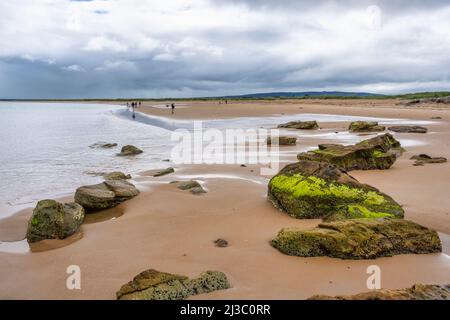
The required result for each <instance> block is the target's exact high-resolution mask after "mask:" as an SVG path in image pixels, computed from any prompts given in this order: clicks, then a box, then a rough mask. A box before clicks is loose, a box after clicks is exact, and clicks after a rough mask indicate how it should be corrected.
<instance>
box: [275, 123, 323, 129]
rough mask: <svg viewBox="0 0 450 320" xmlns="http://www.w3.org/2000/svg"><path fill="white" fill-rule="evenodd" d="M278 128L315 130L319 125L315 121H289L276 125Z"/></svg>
mask: <svg viewBox="0 0 450 320" xmlns="http://www.w3.org/2000/svg"><path fill="white" fill-rule="evenodd" d="M278 128H280V129H281V128H285V129H301V130H315V129H319V125H318V124H317V121H289V122H287V123H283V124H280V125H278Z"/></svg>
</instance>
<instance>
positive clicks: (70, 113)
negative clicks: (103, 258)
mask: <svg viewBox="0 0 450 320" xmlns="http://www.w3.org/2000/svg"><path fill="white" fill-rule="evenodd" d="M168 112H169V111H168ZM357 119H360V120H364V119H367V120H369V119H371V120H377V119H373V118H363V117H358V118H356V117H351V116H336V115H317V114H309V115H308V114H302V115H297V116H278V117H265V118H239V119H227V120H210V121H204V122H203V124H202V125H203V127H204V128H217V129H226V128H259V127H267V128H270V127H272V128H273V127H274V125H276V124H278V123H282V122H285V121H288V120H318V121H319V122H329V121H353V120H357ZM379 120H382V122H383V123H387V124H388V123H402V122H408V121H406V120H400V119H379ZM409 123H411V122H409ZM416 123H417V122H416ZM192 127H193V122H192V121H172V120H167V119H163V118H158V117H150V116H145V115H142V114H137V118H136V120H135V121H133V120H132V119H131V112H130V111H128V110H127V108H126V107H125V106H114V105H106V104H81V103H19V102H14V103H12V102H0V163H1V166H0V218H1V217H4V216H7V215H9V214H11V213H12V212H11V210H13V209H15V208H17V207H20V206H32V205H34V203H35V202H36V201H37V200H40V199H43V198H55V197H59V196H64V195H68V194H71V193H73V192H74V191H75V189H76V188H77V187H78V186H81V185H85V184H93V183H98V182H100V181H102V178H101V177H99V176H98V175H95V174H97V173H101V172H110V171H123V172H126V173H131V174H135V173H137V172H140V171H143V170H148V169H153V168H164V167H167V166H169V165H170V164H168V163H167V162H163V160H164V159H168V158H170V153H171V150H172V146H173V145H175V142H171V139H170V138H171V133H172V131H173V130H174V129H177V128H184V129H188V130H191V129H192ZM287 133H288V134H292V133H293V132H292V131H291V132H287ZM296 134H297V135H299V136H304V137H315V138H318V139H322V138H323V139H330V136H332V139H335V140H336V141H339V142H342V143H355V142H357V141H359V140H361V139H362V138H361V137H358V136H356V135H353V134H349V133H348V132H341V133H339V134H337V135H336V134H335V133H334V132H332V133H327V132H323V131H314V132H297V133H296ZM100 141H104V142H111V143H117V144H118V147H116V148H112V149H96V148H90V147H89V146H90V145H92V144H93V143H96V142H100ZM402 143H414V142H413V141H409V142H408V141H402ZM126 144H133V145H136V146H138V147H139V148H141V149H143V150H144V153H143V154H140V155H138V156H135V157H117V156H116V153H118V152H119V151H120V147H121V146H123V145H126Z"/></svg>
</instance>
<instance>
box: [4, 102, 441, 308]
mask: <svg viewBox="0 0 450 320" xmlns="http://www.w3.org/2000/svg"><path fill="white" fill-rule="evenodd" d="M396 103H397V101H385V100H382V101H376V100H374V101H370V100H345V101H344V100H343V101H338V100H325V101H318V100H313V101H301V102H297V101H283V102H253V103H250V102H246V103H239V104H237V103H232V104H227V105H225V104H221V105H219V104H217V103H212V102H201V103H199V102H195V103H192V102H186V103H185V104H186V105H185V108H183V109H181V108H180V109H176V111H175V112H176V113H175V115H174V117H176V118H179V119H181V118H182V119H200V118H203V119H209V118H230V117H237V116H268V115H276V114H282V113H284V114H298V113H329V114H348V115H359V116H377V117H388V118H394V117H395V118H408V119H416V120H429V119H430V118H431V117H434V116H441V117H442V118H443V120H439V121H436V123H435V124H433V125H430V126H428V127H429V129H430V133H428V134H424V135H418V134H415V135H413V137H414V139H416V140H420V141H422V142H424V143H426V145H423V146H416V147H409V148H408V150H407V152H406V153H405V154H404V155H403V156H402V157H401V158H400V159H399V160H398V161H397V162H396V163H395V165H394V166H393V167H392V168H391V169H390V170H385V171H377V170H376V171H364V172H362V171H357V172H352V173H351V174H352V175H353V176H355V177H356V178H357V179H358V180H360V181H361V182H365V183H368V184H371V185H373V186H375V187H377V188H379V189H381V190H382V191H383V192H386V193H387V194H389V195H391V196H392V197H393V198H394V199H395V200H397V201H398V202H399V203H400V204H402V205H404V207H405V210H406V218H407V219H410V220H413V221H415V222H418V223H420V224H422V225H424V226H427V227H430V228H434V229H437V230H438V231H439V232H440V236H441V240H442V242H443V253H442V254H428V255H400V256H395V257H389V258H381V259H376V260H366V261H348V260H340V259H332V258H299V257H290V256H286V255H283V254H281V253H279V252H278V251H277V250H275V249H274V248H272V247H271V246H270V245H269V241H270V240H271V239H272V238H273V237H274V236H275V235H276V233H277V232H278V231H279V230H280V229H281V228H283V227H291V226H298V227H301V228H310V227H313V226H315V225H316V224H317V223H318V222H319V220H297V219H293V218H291V217H289V216H287V215H286V214H283V213H281V212H279V211H278V210H276V209H275V208H274V207H273V206H272V205H271V204H270V203H268V201H267V200H266V191H267V181H268V178H269V177H262V176H260V175H259V167H257V166H252V165H249V166H248V167H240V166H239V164H237V165H213V166H206V165H195V166H194V165H193V166H182V167H177V168H176V173H175V174H172V175H168V176H164V177H160V178H152V177H149V176H146V175H145V173H143V174H142V175H141V176H140V177H137V178H135V182H136V183H137V185H138V187H139V188H140V189H141V190H142V191H143V192H142V193H141V195H139V196H138V197H136V198H134V199H132V200H130V201H128V202H126V203H123V204H122V205H120V206H118V207H116V208H114V209H110V210H107V211H106V212H103V213H101V214H96V215H93V216H89V217H88V220H87V222H86V223H85V224H84V225H83V226H82V228H81V233H80V234H78V235H75V236H74V237H73V238H71V239H68V240H67V241H64V242H57V241H49V242H45V243H42V244H40V245H39V246H35V247H34V248H33V249H34V250H40V249H46V248H48V246H54V245H55V242H56V243H58V245H63V244H64V245H65V244H67V243H68V242H70V244H69V245H67V246H64V247H61V248H58V249H54V250H49V251H41V252H24V253H1V252H0V282H1V284H2V286H1V288H0V298H1V299H17V298H18V299H114V298H115V292H116V291H117V290H118V289H119V288H120V286H121V285H122V284H124V283H125V282H127V281H129V280H130V279H131V278H132V277H133V276H134V275H136V274H137V273H139V272H141V271H143V270H145V269H148V268H154V269H158V270H161V271H166V272H173V273H179V274H185V275H188V276H195V275H196V274H198V273H200V272H202V271H205V270H221V271H223V272H225V273H226V274H227V276H228V277H229V279H230V282H231V284H232V286H233V288H231V289H229V290H225V291H218V292H214V293H210V294H207V295H200V296H197V297H193V299H303V298H307V297H309V296H311V295H313V294H330V295H335V294H353V293H357V292H362V291H367V287H366V279H367V277H368V275H367V274H366V268H367V266H369V265H373V264H376V265H378V266H380V268H381V271H382V287H384V288H404V287H410V286H411V285H412V284H414V283H435V284H444V283H450V256H449V255H450V236H449V234H450V209H449V208H450V197H449V190H450V170H449V169H450V164H449V163H445V164H430V165H425V166H423V167H414V166H412V163H413V162H412V161H411V160H409V157H410V156H411V155H413V154H416V153H429V154H430V155H433V156H444V157H447V158H450V123H449V120H450V110H449V109H445V108H442V107H440V106H425V107H421V108H405V107H403V106H396V105H395V104H396ZM158 104H161V103H159V102H158ZM145 105H146V106H143V107H141V108H140V109H138V110H139V111H142V112H146V113H150V114H152V115H157V116H168V117H169V116H171V115H170V111H169V110H166V109H164V108H154V107H151V106H150V103H145ZM347 125H348V123H331V124H327V125H326V126H324V127H326V128H328V130H344V129H345V127H346V126H347ZM325 130H327V129H325ZM404 135H406V136H408V137H410V136H411V134H404ZM397 136H398V137H401V135H397ZM321 142H326V141H323V140H321ZM330 142H332V140H330ZM317 143H318V141H315V140H314V139H312V138H311V139H304V140H302V141H300V143H299V145H298V146H297V147H293V148H294V149H293V150H296V148H297V149H300V148H302V147H304V146H307V145H314V144H317ZM286 150H291V149H286ZM294 156H295V152H293V153H292V156H291V159H288V160H290V161H294ZM211 174H214V175H219V176H220V175H222V176H223V177H222V178H220V177H217V176H212V175H211ZM186 176H191V177H194V178H198V179H199V180H201V181H203V182H204V184H205V186H206V188H207V189H208V193H207V194H204V195H197V196H196V195H192V194H190V193H189V192H187V191H181V190H178V189H177V188H176V186H175V185H171V184H169V183H168V182H170V181H172V180H181V179H185V178H186ZM233 177H238V178H239V179H234V178H233ZM65 200H69V199H65ZM30 213H31V209H28V210H23V211H22V212H21V213H20V214H18V215H15V216H13V217H10V218H8V219H4V220H0V239H1V240H9V241H11V240H14V239H16V240H17V239H20V238H23V235H24V232H25V230H26V221H27V219H28V217H29V215H30ZM217 238H223V239H226V240H227V241H228V242H229V243H230V246H229V247H226V248H218V247H216V246H215V245H214V243H213V241H214V240H216V239H217ZM24 244H25V243H24V242H22V243H21V244H20V243H19V244H18V245H19V246H22V248H23V247H24ZM25 245H26V244H25ZM69 265H79V266H80V267H81V272H82V274H81V276H82V279H81V281H82V282H81V285H82V289H81V290H73V291H71V290H67V289H66V278H67V276H68V275H67V274H66V268H67V267H68V266H69Z"/></svg>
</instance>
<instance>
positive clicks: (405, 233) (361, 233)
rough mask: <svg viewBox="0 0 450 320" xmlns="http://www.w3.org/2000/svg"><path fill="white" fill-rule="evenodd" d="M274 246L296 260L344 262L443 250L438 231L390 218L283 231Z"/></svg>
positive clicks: (348, 221)
mask: <svg viewBox="0 0 450 320" xmlns="http://www.w3.org/2000/svg"><path fill="white" fill-rule="evenodd" d="M272 246H274V247H275V248H277V249H278V250H280V251H281V252H283V253H285V254H288V255H293V256H299V257H318V256H329V257H333V258H341V259H374V258H378V257H389V256H393V255H397V254H408V253H415V254H422V253H434V252H441V250H442V248H441V241H440V239H439V236H438V234H437V232H436V231H434V230H430V229H427V228H425V227H423V226H421V225H418V224H416V223H414V222H411V221H407V220H402V219H391V218H380V219H354V220H346V221H334V222H329V223H321V224H319V226H318V227H317V228H313V229H309V230H304V229H298V228H291V229H282V230H281V231H280V232H279V233H278V235H277V236H276V238H275V239H273V240H272Z"/></svg>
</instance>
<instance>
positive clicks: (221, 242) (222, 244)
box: [214, 238, 228, 248]
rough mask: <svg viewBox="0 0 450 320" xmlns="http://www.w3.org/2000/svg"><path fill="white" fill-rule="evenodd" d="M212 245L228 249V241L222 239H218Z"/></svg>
mask: <svg viewBox="0 0 450 320" xmlns="http://www.w3.org/2000/svg"><path fill="white" fill-rule="evenodd" d="M214 243H215V244H216V247H219V248H225V247H228V241H227V240H224V239H220V238H219V239H217V240H215V241H214Z"/></svg>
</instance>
